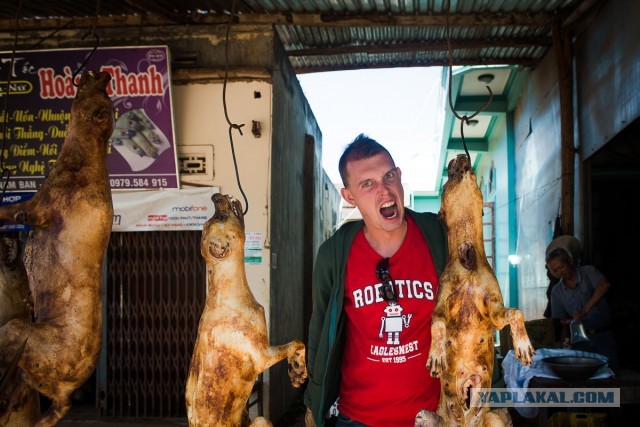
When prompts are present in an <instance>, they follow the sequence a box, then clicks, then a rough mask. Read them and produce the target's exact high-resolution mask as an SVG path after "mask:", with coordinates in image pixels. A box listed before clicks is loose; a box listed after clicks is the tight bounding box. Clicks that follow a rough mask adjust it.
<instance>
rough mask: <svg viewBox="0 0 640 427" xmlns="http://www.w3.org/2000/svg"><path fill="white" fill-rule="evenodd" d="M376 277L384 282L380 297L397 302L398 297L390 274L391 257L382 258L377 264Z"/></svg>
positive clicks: (393, 302) (392, 302)
mask: <svg viewBox="0 0 640 427" xmlns="http://www.w3.org/2000/svg"><path fill="white" fill-rule="evenodd" d="M376 277H377V278H378V280H380V282H381V283H382V286H381V287H380V297H381V298H382V299H383V300H385V301H386V302H388V303H389V304H397V303H398V297H397V295H396V291H395V287H394V286H393V279H392V278H391V274H389V258H382V259H381V260H380V261H379V262H378V265H377V266H376Z"/></svg>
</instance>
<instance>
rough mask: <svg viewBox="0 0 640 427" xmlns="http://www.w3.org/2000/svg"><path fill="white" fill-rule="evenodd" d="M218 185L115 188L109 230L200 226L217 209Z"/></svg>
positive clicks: (177, 228)
mask: <svg viewBox="0 0 640 427" xmlns="http://www.w3.org/2000/svg"><path fill="white" fill-rule="evenodd" d="M219 191H220V189H219V188H217V187H201V188H186V189H182V190H163V191H122V192H114V193H113V194H112V197H113V227H112V229H111V231H175V230H202V226H203V225H204V223H205V222H207V220H208V219H209V218H211V217H212V216H213V214H214V212H215V210H216V208H215V205H214V204H213V201H212V200H211V196H212V195H213V194H214V193H218V192H219Z"/></svg>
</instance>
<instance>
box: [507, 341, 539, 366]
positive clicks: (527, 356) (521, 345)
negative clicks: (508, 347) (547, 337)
mask: <svg viewBox="0 0 640 427" xmlns="http://www.w3.org/2000/svg"><path fill="white" fill-rule="evenodd" d="M513 353H514V355H515V356H516V359H518V360H519V361H520V363H521V364H522V365H523V366H529V365H532V364H533V355H534V354H535V353H536V352H535V350H534V349H533V346H532V345H531V342H530V341H529V339H528V338H526V339H523V340H518V341H517V342H515V343H514V345H513Z"/></svg>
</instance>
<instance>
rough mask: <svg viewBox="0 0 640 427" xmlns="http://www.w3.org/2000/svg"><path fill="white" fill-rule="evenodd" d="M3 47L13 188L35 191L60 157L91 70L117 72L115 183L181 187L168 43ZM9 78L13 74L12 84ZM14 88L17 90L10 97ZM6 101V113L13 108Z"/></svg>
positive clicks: (6, 143)
mask: <svg viewBox="0 0 640 427" xmlns="http://www.w3.org/2000/svg"><path fill="white" fill-rule="evenodd" d="M91 53H92V49H62V50H43V51H26V52H16V53H15V55H13V67H11V64H12V61H11V57H12V54H11V52H4V53H0V109H1V111H0V112H1V114H0V142H1V143H2V147H3V148H4V151H3V152H2V156H3V160H4V162H3V167H4V169H5V170H9V171H10V172H11V177H10V179H9V182H8V185H7V192H25V191H26V192H28V191H31V192H35V191H37V189H38V188H39V187H40V185H41V184H42V182H43V181H44V179H45V177H46V176H47V175H48V173H49V172H50V171H51V168H52V166H53V164H54V163H55V161H56V159H57V157H58V154H59V152H60V149H61V146H62V144H63V142H64V137H65V135H66V127H67V126H68V124H69V117H70V110H71V102H72V100H73V98H74V97H75V94H76V87H75V86H74V84H73V82H72V79H73V76H74V74H75V73H76V72H77V70H78V68H79V66H80V65H81V64H82V63H83V62H84V61H85V59H87V58H88V61H87V63H86V65H85V67H84V69H82V70H81V71H80V73H78V75H77V76H75V81H76V82H77V81H79V79H80V76H81V74H82V73H83V72H85V71H96V72H97V71H106V72H108V73H109V74H110V75H111V82H110V84H109V86H108V92H109V96H110V97H111V99H112V100H113V103H114V113H115V118H116V128H115V131H114V133H113V135H112V137H111V139H110V143H109V147H108V156H107V159H108V160H107V162H108V168H109V177H110V182H111V188H112V189H160V188H178V187H179V180H178V171H177V163H176V144H175V138H174V129H173V115H172V104H171V90H170V81H171V79H170V73H169V72H170V67H169V65H170V60H169V50H168V48H167V47H166V46H148V47H99V48H98V49H97V50H96V51H95V52H94V53H93V54H91ZM7 82H10V85H9V87H8V86H7ZM7 93H8V94H9V96H8V97H7ZM5 106H6V113H5Z"/></svg>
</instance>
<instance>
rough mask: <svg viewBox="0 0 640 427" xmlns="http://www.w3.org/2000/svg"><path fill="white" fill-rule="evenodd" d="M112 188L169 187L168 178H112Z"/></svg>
mask: <svg viewBox="0 0 640 427" xmlns="http://www.w3.org/2000/svg"><path fill="white" fill-rule="evenodd" d="M109 183H110V185H111V188H158V187H166V186H167V185H168V182H167V179H166V178H151V179H149V178H111V179H109Z"/></svg>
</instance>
